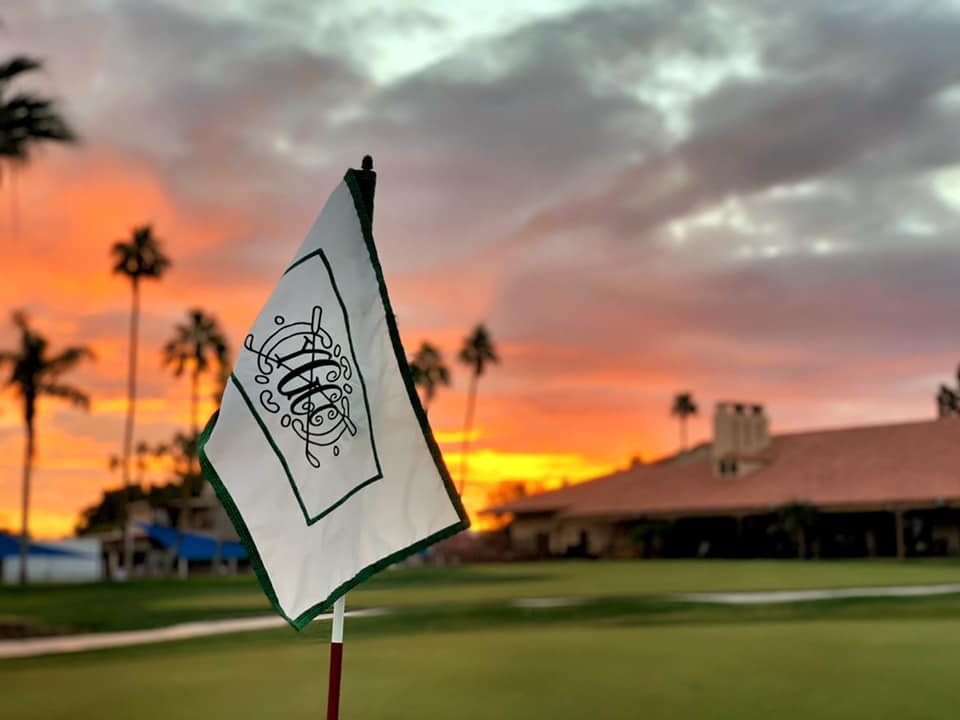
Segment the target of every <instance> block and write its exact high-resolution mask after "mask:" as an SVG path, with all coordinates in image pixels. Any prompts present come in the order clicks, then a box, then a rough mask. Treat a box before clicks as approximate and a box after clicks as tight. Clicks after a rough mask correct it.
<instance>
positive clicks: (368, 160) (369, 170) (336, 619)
mask: <svg viewBox="0 0 960 720" xmlns="http://www.w3.org/2000/svg"><path fill="white" fill-rule="evenodd" d="M356 177H357V182H358V184H359V185H360V193H361V194H362V195H363V199H364V202H365V203H366V205H367V212H368V213H369V214H370V219H371V220H372V219H373V193H374V190H375V189H376V187H377V174H376V173H375V172H374V171H373V158H372V157H370V156H369V155H364V156H363V161H362V162H361V163H360V170H358V171H356ZM345 608H346V596H341V597H340V598H339V599H338V600H337V601H336V602H334V603H333V629H332V630H331V632H330V682H329V685H328V689H327V720H340V676H341V673H342V671H343V615H344V610H345Z"/></svg>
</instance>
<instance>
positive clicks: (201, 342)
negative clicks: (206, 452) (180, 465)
mask: <svg viewBox="0 0 960 720" xmlns="http://www.w3.org/2000/svg"><path fill="white" fill-rule="evenodd" d="M163 362H164V365H166V366H167V367H170V368H172V369H173V374H174V376H175V377H181V376H182V375H183V373H184V372H185V371H187V370H189V372H190V433H191V434H190V440H191V443H192V447H193V449H194V450H195V449H196V447H197V440H198V438H199V437H200V418H199V417H198V414H197V413H198V412H199V405H200V376H201V375H202V374H203V373H205V372H207V371H208V370H211V369H215V370H216V371H218V372H223V369H224V368H226V366H227V364H228V362H229V352H228V350H227V341H226V339H225V337H224V334H223V330H221V329H220V325H219V323H218V322H217V319H216V318H215V317H213V316H212V315H207V314H206V313H205V312H204V311H203V310H201V309H199V308H194V309H192V310H190V311H188V312H187V321H186V322H185V323H182V324H179V325H177V326H176V328H175V330H174V336H173V337H172V338H171V339H170V340H169V341H168V342H167V344H166V345H164V347H163ZM196 455H197V454H196V452H191V458H190V471H191V473H193V472H194V470H195V471H196V474H197V475H199V472H200V471H199V467H198V462H199V461H198V460H197V457H196ZM189 497H190V484H189V483H187V482H184V483H183V495H182V506H181V512H180V519H179V526H180V529H181V530H183V529H184V527H185V522H186V515H187V512H186V510H187V501H188V500H189Z"/></svg>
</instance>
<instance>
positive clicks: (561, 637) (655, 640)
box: [0, 561, 960, 720]
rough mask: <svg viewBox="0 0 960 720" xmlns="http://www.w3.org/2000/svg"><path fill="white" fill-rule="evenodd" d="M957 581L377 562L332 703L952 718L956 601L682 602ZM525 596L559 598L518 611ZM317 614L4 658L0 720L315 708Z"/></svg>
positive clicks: (845, 565)
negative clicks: (134, 643)
mask: <svg viewBox="0 0 960 720" xmlns="http://www.w3.org/2000/svg"><path fill="white" fill-rule="evenodd" d="M958 580H960V566H958V565H957V564H956V563H951V562H929V563H928V562H909V563H894V562H883V561H880V562H841V563H797V562H795V563H790V562H740V563H738V562H662V563H660V562H656V563H655V562H647V563H628V562H622V563H616V562H597V563H549V564H540V565H509V566H483V567H472V568H453V569H434V568H416V569H410V570H399V571H394V572H390V573H385V574H382V575H380V576H379V577H378V578H377V579H375V580H374V581H372V582H371V583H369V584H368V585H367V587H366V588H365V589H364V590H362V591H358V592H355V593H351V595H350V599H349V601H348V605H351V606H352V607H359V606H361V605H366V606H374V605H375V606H385V607H391V608H393V611H392V612H391V613H390V614H388V615H383V616H379V617H370V618H355V619H351V620H349V621H348V623H347V648H346V654H345V658H346V659H345V678H344V699H343V717H344V718H345V720H349V719H350V718H357V719H358V720H359V719H360V718H363V719H364V720H374V719H378V718H383V719H387V718H389V719H390V720H403V719H405V718H411V719H413V718H416V719H417V720H430V719H433V718H443V719H446V718H466V719H473V718H477V719H480V718H483V719H484V720H487V719H488V718H508V719H512V718H520V719H527V718H529V719H530V720H540V719H541V718H542V719H543V720H566V719H567V718H570V719H573V718H576V719H577V720H581V719H583V718H597V719H606V718H611V719H612V718H630V719H634V718H645V719H646V718H653V719H659V718H663V719H669V720H672V719H674V718H676V719H678V720H679V719H681V718H682V719H683V720H689V719H691V718H719V719H726V718H729V719H730V720H734V719H736V720H742V719H744V718H764V719H766V718H768V717H773V718H777V719H778V720H791V719H792V718H797V719H798V720H800V719H801V718H802V719H803V720H809V718H818V719H820V718H826V719H828V720H830V719H833V718H836V719H837V720H840V719H843V720H857V719H859V718H864V719H866V718H871V719H872V718H886V717H899V718H910V719H911V720H922V719H925V718H931V719H933V718H944V717H952V715H953V713H954V707H955V705H956V702H955V699H954V698H955V695H956V691H955V684H956V680H955V674H956V673H955V669H956V668H957V667H960V595H945V596H935V597H926V598H874V599H843V600H831V601H823V602H816V603H797V604H782V605H773V606H741V607H726V606H713V605H706V604H701V605H696V604H690V603H679V602H676V601H671V600H668V599H664V598H663V597H662V596H661V597H657V595H662V594H663V593H668V592H674V591H697V590H704V591H705V590H758V589H775V588H794V589H795V588H810V587H837V586H852V585H890V584H917V583H934V582H956V581H958ZM521 597H575V598H581V602H579V603H577V604H573V605H569V606H560V607H547V608H530V607H514V606H511V605H510V604H509V603H508V602H507V601H508V600H511V599H515V598H521ZM265 609H266V605H265V603H264V601H263V600H262V597H261V595H260V593H259V590H258V589H257V588H256V586H255V585H254V584H253V583H251V582H250V580H249V579H231V580H227V581H222V580H200V579H198V580H193V581H190V582H186V583H177V582H154V583H131V584H129V585H125V586H120V587H114V586H106V585H101V586H92V587H86V588H79V587H77V588H32V589H28V590H25V591H20V590H14V591H5V592H4V593H2V594H0V616H2V615H3V614H4V613H7V615H8V616H15V617H20V618H29V619H32V621H33V622H37V623H47V624H49V625H50V626H53V625H54V624H55V623H57V622H60V623H62V626H66V627H72V628H78V627H89V626H94V627H136V626H146V625H156V624H165V623H166V622H170V621H180V620H185V619H200V618H204V617H216V616H224V615H238V614H239V615H249V614H251V613H252V612H253V613H256V612H259V611H262V610H265ZM328 633H329V624H327V623H315V624H314V625H312V626H311V627H310V628H308V629H307V630H306V631H304V632H303V633H299V634H298V633H295V632H293V631H292V630H289V629H282V630H275V631H267V632H257V633H248V634H240V635H234V636H223V637H213V638H206V639H198V640H191V641H186V642H176V643H168V644H160V645H150V646H142V647H136V648H125V649H117V650H110V651H99V652H92V653H80V654H75V655H61V656H51V657H39V658H32V659H25V660H6V661H4V660H0V717H4V718H7V717H10V718H18V719H23V720H30V719H32V718H37V719H40V718H44V719H48V718H49V719H56V718H63V719H66V718H69V719H70V720H112V719H113V718H137V720H153V719H156V720H170V718H198V719H200V720H215V719H217V718H224V719H228V718H229V719H230V720H237V718H259V717H269V718H274V717H275V718H283V719H285V720H287V719H289V720H295V719H298V718H304V719H306V718H310V719H311V720H313V719H314V718H322V717H323V714H324V706H325V692H326V672H327V645H326V638H327V637H328Z"/></svg>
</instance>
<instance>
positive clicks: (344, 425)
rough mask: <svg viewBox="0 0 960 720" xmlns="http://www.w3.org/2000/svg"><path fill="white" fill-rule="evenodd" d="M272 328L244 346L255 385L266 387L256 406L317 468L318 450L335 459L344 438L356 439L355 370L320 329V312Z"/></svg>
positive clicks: (339, 347)
mask: <svg viewBox="0 0 960 720" xmlns="http://www.w3.org/2000/svg"><path fill="white" fill-rule="evenodd" d="M274 323H275V324H276V326H277V328H276V330H274V331H273V333H271V334H270V335H269V336H268V337H266V338H264V339H263V340H262V341H261V342H259V343H258V342H257V339H256V338H255V337H254V335H253V334H252V333H251V334H250V335H248V336H247V338H246V340H244V343H243V345H244V347H245V348H246V349H247V350H249V351H251V352H252V353H254V354H255V355H256V356H257V369H258V371H259V372H258V374H257V375H255V376H254V380H255V381H256V382H257V383H259V384H260V385H268V386H269V387H265V388H264V389H262V390H261V391H260V395H259V400H260V405H261V407H263V409H264V410H266V411H267V412H269V413H271V414H273V415H279V416H280V424H281V425H282V426H283V427H285V428H292V430H293V431H294V432H295V433H296V434H297V436H298V437H299V438H300V439H301V440H303V441H304V452H305V456H306V458H307V461H308V462H309V463H310V464H311V465H312V466H313V467H315V468H318V467H320V459H319V457H318V456H317V453H319V452H321V449H322V448H329V452H332V453H333V455H334V457H337V456H339V455H340V444H339V443H340V441H341V439H342V438H343V437H344V435H347V436H348V437H354V436H356V434H357V425H356V423H355V422H354V420H353V419H352V418H351V414H350V410H351V400H352V399H353V395H354V390H355V384H354V376H355V369H354V367H353V365H352V364H351V362H350V359H349V358H348V353H347V352H346V351H345V348H344V347H343V345H342V344H341V343H339V342H337V341H336V340H334V338H333V337H332V336H331V335H330V333H329V332H328V331H327V330H326V329H325V328H324V327H323V308H321V307H320V306H314V308H313V311H312V313H311V316H310V320H309V321H307V320H301V321H295V322H290V321H288V320H287V319H286V318H285V317H284V316H282V315H277V316H275V317H274Z"/></svg>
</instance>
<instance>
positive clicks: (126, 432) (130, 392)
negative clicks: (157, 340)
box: [122, 278, 140, 579]
mask: <svg viewBox="0 0 960 720" xmlns="http://www.w3.org/2000/svg"><path fill="white" fill-rule="evenodd" d="M132 285H133V301H132V307H131V309H130V348H129V351H130V357H129V365H128V366H127V422H126V425H125V426H124V429H123V517H122V522H123V570H124V574H125V575H126V577H127V579H129V578H130V577H131V576H132V575H133V547H132V544H133V543H132V542H131V541H132V539H133V538H132V537H131V535H130V455H131V453H132V451H133V424H134V415H135V412H136V400H137V341H138V334H139V332H138V331H139V326H140V285H139V283H138V282H137V279H136V278H133V281H132Z"/></svg>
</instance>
